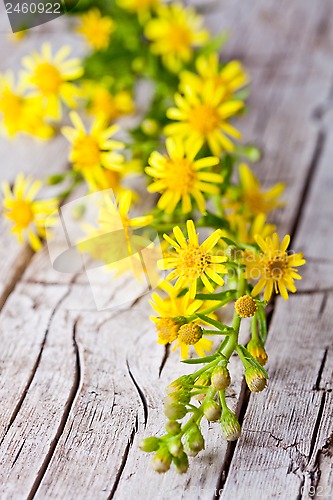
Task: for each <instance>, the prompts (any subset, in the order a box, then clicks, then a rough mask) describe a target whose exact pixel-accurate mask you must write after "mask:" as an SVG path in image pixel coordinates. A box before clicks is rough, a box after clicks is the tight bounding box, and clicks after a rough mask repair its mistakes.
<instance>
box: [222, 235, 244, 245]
mask: <svg viewBox="0 0 333 500" xmlns="http://www.w3.org/2000/svg"><path fill="white" fill-rule="evenodd" d="M221 240H223V241H224V242H225V243H226V244H227V245H229V246H232V247H237V248H241V247H240V246H239V245H238V243H235V242H234V241H233V240H231V239H230V238H226V237H225V236H222V237H221Z"/></svg>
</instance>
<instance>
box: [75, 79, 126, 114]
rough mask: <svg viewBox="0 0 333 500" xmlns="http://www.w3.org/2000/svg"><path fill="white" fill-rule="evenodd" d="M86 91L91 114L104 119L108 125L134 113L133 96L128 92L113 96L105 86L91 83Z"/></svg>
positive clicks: (86, 87) (124, 91)
mask: <svg viewBox="0 0 333 500" xmlns="http://www.w3.org/2000/svg"><path fill="white" fill-rule="evenodd" d="M84 90H85V93H86V95H88V98H89V102H88V111H89V113H91V114H92V115H95V116H98V117H104V118H105V120H106V121H107V122H108V123H110V122H113V121H114V120H116V119H117V118H119V117H120V116H123V115H128V114H131V113H133V111H134V102H133V99H132V96H131V94H130V92H127V91H126V90H122V91H120V92H116V93H114V94H113V93H111V92H110V91H109V90H108V89H107V88H106V87H104V85H100V84H94V83H90V82H89V83H88V84H86V85H85V86H84Z"/></svg>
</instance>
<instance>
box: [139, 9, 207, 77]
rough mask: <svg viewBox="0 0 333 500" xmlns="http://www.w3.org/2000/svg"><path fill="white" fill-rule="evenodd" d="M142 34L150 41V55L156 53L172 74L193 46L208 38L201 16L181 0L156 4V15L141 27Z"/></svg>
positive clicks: (176, 70) (197, 45) (184, 60)
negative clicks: (143, 28)
mask: <svg viewBox="0 0 333 500" xmlns="http://www.w3.org/2000/svg"><path fill="white" fill-rule="evenodd" d="M145 35H146V37H147V38H148V40H149V41H151V42H152V44H151V47H150V49H151V51H152V52H153V54H157V55H160V56H161V57H162V61H163V64H164V65H165V66H166V67H167V68H168V69H169V70H170V71H173V72H175V73H176V72H178V71H179V70H180V69H181V68H182V66H183V63H186V62H189V61H190V60H191V59H192V56H193V47H200V46H202V45H203V44H204V43H206V42H207V40H208V38H209V35H208V32H207V31H205V30H203V29H202V18H201V16H199V15H198V14H197V13H196V12H195V10H194V9H192V8H191V7H184V6H183V5H182V4H181V3H174V4H172V5H164V6H161V7H159V8H158V9H157V17H156V18H154V19H152V20H150V21H148V23H147V24H146V26H145Z"/></svg>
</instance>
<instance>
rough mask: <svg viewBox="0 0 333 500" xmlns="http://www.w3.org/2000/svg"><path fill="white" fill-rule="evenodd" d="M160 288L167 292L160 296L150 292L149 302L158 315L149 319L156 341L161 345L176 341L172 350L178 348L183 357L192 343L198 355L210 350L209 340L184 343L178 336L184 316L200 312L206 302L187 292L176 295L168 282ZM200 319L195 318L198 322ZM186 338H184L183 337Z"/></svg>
mask: <svg viewBox="0 0 333 500" xmlns="http://www.w3.org/2000/svg"><path fill="white" fill-rule="evenodd" d="M161 288H162V289H163V290H164V291H165V292H166V293H167V294H168V296H167V297H165V298H162V297H161V296H160V295H159V294H158V293H156V292H154V293H153V294H152V300H151V301H150V304H151V306H152V308H153V309H154V310H155V311H156V313H157V314H158V316H157V317H156V316H151V317H150V319H151V320H152V321H153V322H154V323H155V324H156V330H157V333H158V340H157V342H158V343H159V344H162V345H166V344H172V343H173V342H175V341H176V343H175V346H174V347H173V350H176V349H177V348H180V354H181V358H182V359H185V358H187V357H188V355H189V351H190V345H193V347H194V350H195V351H196V353H197V354H198V356H204V355H205V351H210V350H211V348H212V345H213V342H212V341H211V340H208V339H205V338H200V339H199V340H198V342H196V343H194V344H186V342H183V341H182V338H181V339H179V338H178V334H179V329H180V328H181V326H182V325H184V321H185V320H184V318H185V317H187V316H192V315H193V314H196V313H200V312H202V311H204V310H205V309H207V307H208V306H207V302H205V301H202V300H195V299H191V298H190V294H189V292H187V293H186V294H185V295H183V296H181V297H178V296H177V295H178V292H179V290H177V289H175V288H174V287H173V286H172V285H170V283H167V282H164V283H163V284H162V285H161ZM199 321H200V320H196V321H195V323H198V322H199ZM185 340H186V339H185Z"/></svg>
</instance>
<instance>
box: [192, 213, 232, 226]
mask: <svg viewBox="0 0 333 500" xmlns="http://www.w3.org/2000/svg"><path fill="white" fill-rule="evenodd" d="M199 224H200V225H202V226H204V227H212V228H214V229H229V228H230V225H229V222H228V221H227V220H225V219H222V218H221V217H219V216H218V215H215V214H213V213H212V212H209V211H208V210H207V211H206V213H205V214H204V216H203V217H202V218H201V219H200V222H199Z"/></svg>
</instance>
